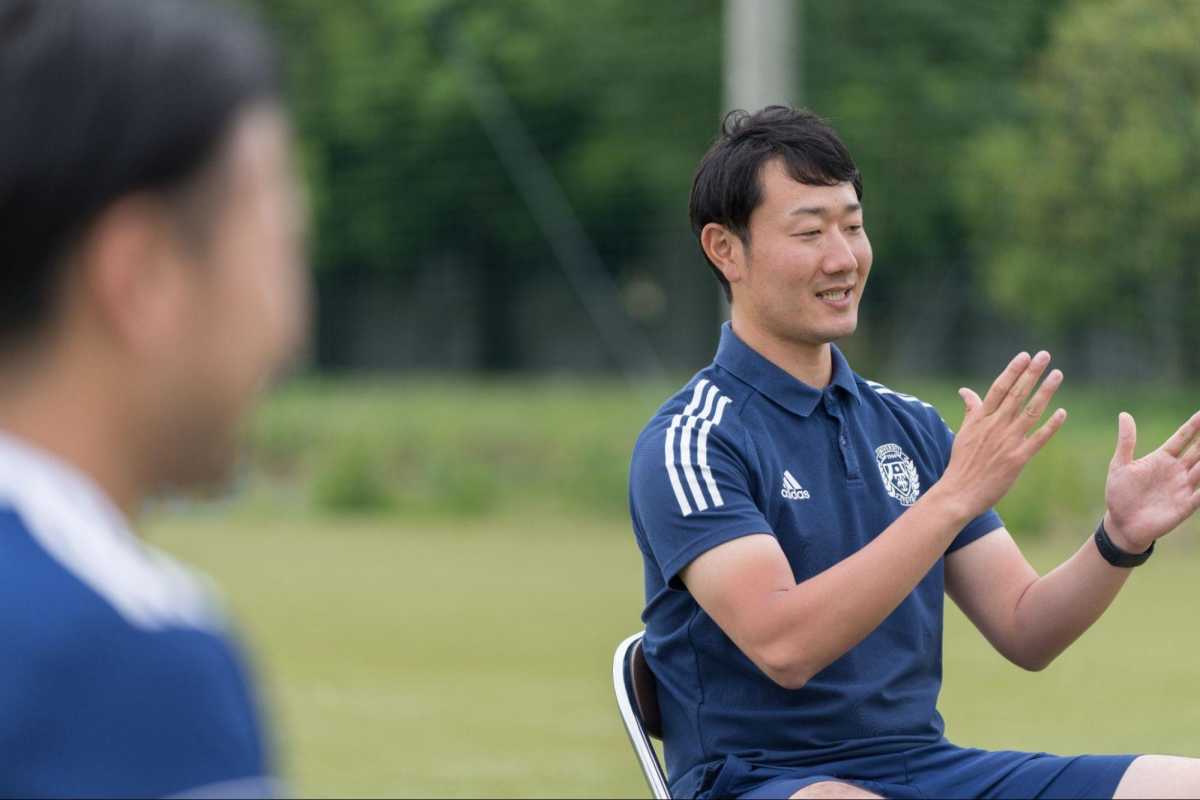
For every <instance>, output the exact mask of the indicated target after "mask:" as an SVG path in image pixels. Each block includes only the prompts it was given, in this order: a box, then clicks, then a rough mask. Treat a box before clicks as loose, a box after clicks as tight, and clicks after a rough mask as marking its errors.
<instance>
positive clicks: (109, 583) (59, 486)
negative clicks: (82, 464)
mask: <svg viewBox="0 0 1200 800" xmlns="http://www.w3.org/2000/svg"><path fill="white" fill-rule="evenodd" d="M0 505H8V506H10V507H12V508H13V510H15V511H16V512H17V514H18V515H19V516H20V517H21V519H22V520H23V521H24V523H25V526H26V527H27V528H28V530H29V533H30V534H31V535H32V537H33V538H34V540H35V541H37V543H38V544H39V545H41V547H42V548H43V549H44V550H45V551H46V552H47V553H48V554H49V555H50V556H51V557H52V558H54V559H55V560H56V561H58V562H59V563H60V564H61V565H62V566H63V567H65V568H66V569H67V570H68V571H69V572H71V573H72V574H73V575H75V577H77V578H78V579H79V580H80V581H82V582H83V583H84V584H86V585H87V586H88V587H89V588H91V589H92V590H93V591H94V592H96V593H97V594H98V595H100V596H101V597H102V598H103V599H104V600H106V601H107V602H108V603H109V604H110V605H111V606H112V607H113V608H114V609H116V611H117V612H118V613H119V614H120V615H121V616H122V617H124V618H125V620H126V621H128V622H129V623H130V624H131V625H133V626H135V627H138V628H142V629H147V630H161V629H164V628H172V627H190V628H210V629H211V628H218V627H220V625H221V623H220V614H219V612H218V609H217V607H216V603H215V592H214V591H213V589H212V587H211V584H210V583H209V582H208V580H207V579H206V578H203V577H201V576H199V575H198V574H196V573H193V572H192V571H190V570H188V569H186V568H185V567H183V566H182V565H180V564H179V563H177V562H176V561H175V560H174V559H172V558H170V557H169V556H167V555H166V554H165V553H163V552H161V551H159V550H157V549H156V548H153V547H151V546H150V545H147V544H145V543H144V542H142V541H141V540H140V539H138V538H137V536H135V535H134V534H133V532H132V531H131V530H130V529H129V524H128V522H127V521H126V519H125V517H124V515H122V514H121V512H120V511H118V510H117V508H116V507H115V506H114V505H113V504H112V502H111V501H110V500H109V499H108V497H106V496H105V494H104V492H103V491H102V490H101V489H100V487H99V486H97V485H96V483H95V482H94V481H92V480H91V479H90V478H88V477H87V476H86V475H84V474H83V473H82V472H81V471H80V470H78V469H76V468H75V467H73V466H71V465H69V464H67V463H66V462H64V461H62V460H60V459H58V458H56V457H55V456H53V455H51V454H50V453H47V452H45V451H44V450H41V449H39V448H36V447H34V446H32V445H30V444H28V443H26V442H23V441H21V440H19V439H17V438H16V437H13V436H11V435H9V434H5V433H3V432H0Z"/></svg>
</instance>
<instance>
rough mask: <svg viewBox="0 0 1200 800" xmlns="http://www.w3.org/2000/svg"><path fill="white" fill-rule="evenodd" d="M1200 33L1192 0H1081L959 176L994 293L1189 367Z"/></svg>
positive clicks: (1030, 315) (1045, 319) (1169, 364)
mask: <svg viewBox="0 0 1200 800" xmlns="http://www.w3.org/2000/svg"><path fill="white" fill-rule="evenodd" d="M1197 42H1200V3H1195V2H1192V0H1105V2H1091V1H1090V0H1089V2H1077V3H1074V4H1072V5H1071V6H1070V7H1069V9H1068V10H1067V11H1066V12H1065V13H1064V14H1063V15H1062V16H1061V18H1060V19H1059V20H1058V21H1057V23H1056V25H1055V26H1054V30H1053V37H1052V41H1051V43H1050V44H1049V45H1048V47H1047V50H1046V52H1045V54H1044V56H1043V57H1042V58H1041V60H1040V63H1039V64H1038V67H1037V69H1036V70H1035V71H1034V73H1033V74H1032V75H1031V76H1030V77H1029V79H1028V81H1027V82H1026V84H1025V86H1024V91H1023V100H1024V106H1023V110H1024V113H1023V115H1022V117H1021V118H1019V119H1017V120H1014V121H1012V122H1010V123H1008V124H1005V125H1002V126H999V127H996V128H993V129H991V130H987V131H985V132H984V133H983V134H982V135H980V136H979V137H977V139H976V140H975V141H974V142H973V143H972V145H971V147H970V148H969V150H968V154H967V157H966V158H965V159H964V161H963V163H962V180H961V184H960V186H961V196H962V198H963V200H964V202H965V207H966V209H967V210H968V213H969V215H970V219H971V223H972V225H973V228H974V229H975V230H976V231H977V232H978V241H979V248H978V254H979V258H980V260H981V262H982V264H983V266H984V269H985V272H986V280H987V286H988V288H989V290H990V291H991V292H992V294H993V295H994V297H995V299H996V300H997V302H999V303H1001V304H1003V305H1004V306H1005V307H1006V308H1007V309H1009V310H1010V311H1011V312H1012V313H1013V314H1016V315H1019V316H1020V317H1021V318H1023V319H1028V320H1030V321H1033V322H1034V323H1036V324H1038V325H1039V326H1041V327H1042V328H1043V329H1048V330H1054V329H1057V330H1064V329H1071V328H1074V329H1076V330H1083V331H1089V330H1090V331H1095V330H1098V329H1102V328H1105V327H1107V326H1111V325H1112V324H1113V323H1116V324H1119V325H1122V326H1124V327H1125V328H1126V329H1127V330H1131V331H1142V332H1144V333H1145V334H1146V335H1148V336H1149V337H1150V338H1151V340H1152V345H1153V349H1154V352H1155V356H1156V357H1157V358H1159V359H1161V366H1160V369H1163V370H1166V371H1168V373H1169V371H1170V370H1174V371H1175V373H1176V374H1179V372H1181V371H1182V370H1183V369H1195V368H1196V367H1198V366H1200V363H1198V361H1197V348H1196V347H1195V346H1194V343H1195V342H1196V341H1197V336H1198V334H1200V329H1198V322H1197V316H1196V314H1195V312H1194V309H1195V303H1196V300H1197V299H1200V271H1198V270H1197V269H1196V268H1195V266H1194V263H1195V260H1196V258H1197V252H1200V149H1198V148H1197V147H1196V142H1197V141H1200V102H1198V101H1200V48H1198V47H1197ZM1185 342H1189V343H1191V346H1185Z"/></svg>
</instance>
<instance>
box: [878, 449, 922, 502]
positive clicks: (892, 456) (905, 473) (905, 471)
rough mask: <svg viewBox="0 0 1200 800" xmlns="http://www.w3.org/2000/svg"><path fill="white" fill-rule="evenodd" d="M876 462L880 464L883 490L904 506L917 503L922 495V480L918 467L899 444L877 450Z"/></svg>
mask: <svg viewBox="0 0 1200 800" xmlns="http://www.w3.org/2000/svg"><path fill="white" fill-rule="evenodd" d="M875 461H876V462H877V463H878V464H879V477H880V478H882V479H883V488H885V489H887V493H888V494H889V495H890V496H891V497H893V498H895V499H896V501H897V502H899V503H900V505H902V506H911V505H912V504H913V503H915V502H917V495H919V494H920V493H921V479H920V478H919V477H918V476H917V466H916V464H914V463H913V462H912V459H911V458H909V457H908V456H906V455H905V454H904V451H903V450H901V449H900V445H898V444H885V445H880V446H879V447H877V448H876V449H875Z"/></svg>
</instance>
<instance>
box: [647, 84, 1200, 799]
mask: <svg viewBox="0 0 1200 800" xmlns="http://www.w3.org/2000/svg"><path fill="white" fill-rule="evenodd" d="M862 196H863V191H862V178H861V176H860V175H859V172H858V170H857V168H856V167H855V165H854V162H853V160H852V159H851V157H850V154H849V152H847V150H846V148H845V146H844V145H843V144H842V142H841V141H840V139H839V138H838V135H837V133H836V132H835V131H834V130H833V129H832V128H831V127H830V126H829V125H828V124H827V123H825V122H824V121H823V120H821V119H820V118H818V117H816V116H815V115H813V114H811V113H809V112H806V111H798V110H793V109H789V108H784V107H778V106H776V107H770V108H767V109H764V110H762V111H761V112H759V113H756V114H746V113H744V112H735V113H733V114H731V115H730V116H729V117H727V119H726V122H725V125H724V127H723V130H722V132H721V135H720V136H719V137H718V139H717V141H716V142H715V143H714V144H713V146H712V147H711V149H710V150H709V151H708V153H707V154H706V155H705V156H704V159H703V161H702V162H701V164H700V166H699V169H698V171H697V173H696V176H695V181H694V183H693V188H692V196H691V218H692V225H693V228H694V229H695V231H696V234H697V236H698V237H699V240H700V245H701V247H702V249H703V252H704V254H705V256H706V257H707V259H708V261H709V263H710V266H711V267H712V268H713V270H714V272H715V273H716V276H717V278H718V280H719V281H720V283H721V285H722V286H723V287H724V290H725V292H726V294H727V296H728V297H729V298H730V301H731V322H730V323H727V324H726V325H725V327H724V329H723V330H722V331H721V341H720V345H719V347H718V349H717V354H716V358H715V360H714V361H713V363H712V364H711V365H710V366H708V367H707V368H705V369H704V370H702V371H701V372H700V373H699V374H697V375H696V376H695V377H694V378H693V379H692V380H691V381H690V382H689V383H688V384H687V385H686V386H685V387H684V388H683V389H682V390H681V391H680V392H679V393H678V394H676V395H675V396H674V397H672V398H671V399H669V400H668V401H667V402H666V404H665V405H663V407H662V408H661V409H660V410H659V411H658V413H657V414H656V415H655V416H654V417H653V419H652V420H651V421H650V423H649V425H648V426H647V427H646V428H645V430H644V431H643V433H642V435H641V436H640V438H639V439H638V442H637V445H636V447H635V450H634V456H633V464H632V472H631V510H632V515H633V524H634V529H635V533H636V537H637V542H638V545H639V547H640V548H641V550H642V554H643V557H644V563H645V581H646V597H647V605H646V609H645V612H644V615H643V619H644V621H645V623H646V634H645V652H646V658H647V660H648V662H649V664H650V666H651V668H652V669H653V671H654V673H655V675H656V676H657V678H658V691H659V701H660V706H661V709H662V715H663V727H664V733H665V745H666V759H667V767H668V771H669V774H670V777H671V783H672V790H673V792H674V793H675V795H674V796H689V797H690V796H707V797H731V796H732V797H878V796H885V797H892V798H906V797H908V798H921V797H1112V796H1114V795H1115V796H1117V797H1195V796H1198V795H1200V761H1197V760H1194V759H1187V758H1177V757H1169V756H1140V757H1139V756H1132V755H1125V756H1076V757H1061V756H1055V755H1049V754H1045V753H1021V752H985V751H982V750H974V749H966V748H962V747H958V746H956V745H954V744H951V743H950V742H949V741H947V740H946V739H945V737H944V735H943V731H944V725H943V722H942V718H941V716H940V715H939V714H938V712H937V708H936V704H937V696H938V692H939V689H940V686H941V669H942V668H941V648H942V604H943V593H948V594H949V595H950V597H951V598H952V599H953V600H954V601H955V602H956V603H957V604H958V605H959V606H960V607H961V608H962V609H963V611H964V612H965V613H966V615H967V616H968V617H969V618H970V619H971V621H972V622H973V623H974V624H975V626H976V627H977V628H978V629H979V630H980V631H981V632H982V634H983V635H984V636H985V637H987V639H988V641H989V642H991V643H992V645H994V646H995V648H996V649H997V650H998V651H999V652H1000V653H1001V654H1003V655H1004V656H1005V657H1007V658H1008V659H1009V660H1011V661H1012V662H1013V663H1015V664H1016V665H1018V666H1020V667H1023V668H1025V669H1028V670H1040V669H1043V668H1044V667H1046V666H1047V665H1048V664H1049V663H1050V662H1051V661H1053V660H1054V659H1055V657H1057V656H1058V655H1059V654H1060V653H1062V652H1063V651H1064V650H1065V649H1066V648H1067V647H1068V646H1070V644H1071V643H1072V642H1074V641H1075V640H1076V638H1078V637H1079V636H1080V635H1081V634H1082V633H1083V632H1084V631H1085V630H1087V628H1088V627H1089V626H1091V625H1092V623H1094V622H1095V621H1096V620H1097V619H1098V618H1099V617H1100V615H1101V614H1103V613H1104V611H1105V609H1106V608H1108V606H1109V604H1110V603H1111V602H1112V600H1113V598H1114V597H1116V595H1117V593H1118V592H1119V591H1120V589H1121V587H1122V586H1123V585H1124V584H1125V581H1126V580H1127V579H1128V578H1129V575H1130V572H1131V570H1132V568H1134V567H1136V566H1137V565H1139V564H1141V563H1142V562H1143V561H1145V560H1146V559H1147V558H1148V557H1149V556H1150V553H1151V552H1152V550H1153V547H1154V542H1155V540H1156V539H1158V538H1160V537H1162V536H1164V535H1166V534H1167V533H1169V532H1170V531H1172V530H1173V529H1175V528H1176V527H1177V526H1178V525H1179V524H1180V523H1181V522H1183V521H1184V520H1185V519H1187V518H1188V517H1190V516H1191V515H1192V514H1193V513H1194V512H1195V511H1196V509H1197V507H1198V506H1200V492H1198V491H1197V489H1198V487H1200V466H1197V464H1198V462H1200V440H1197V433H1198V432H1200V414H1197V415H1196V416H1193V417H1192V418H1191V419H1190V420H1188V421H1187V422H1186V423H1185V424H1184V425H1183V426H1182V427H1181V428H1179V430H1178V431H1177V432H1176V433H1175V434H1174V435H1173V436H1171V438H1170V439H1168V440H1167V441H1166V442H1165V443H1164V444H1163V445H1162V446H1161V447H1159V448H1158V449H1157V450H1155V451H1153V452H1152V453H1150V454H1148V455H1146V456H1145V457H1143V458H1141V459H1136V460H1135V459H1134V444H1135V433H1134V421H1133V418H1132V417H1131V416H1129V415H1128V414H1122V415H1121V417H1120V420H1119V426H1118V427H1119V431H1118V439H1117V446H1116V454H1115V455H1114V456H1113V459H1112V462H1111V464H1110V465H1109V467H1108V482H1107V487H1106V494H1105V500H1106V509H1107V510H1106V513H1105V515H1104V518H1103V522H1102V524H1101V525H1100V527H1098V529H1097V530H1096V531H1095V532H1094V533H1092V532H1088V534H1087V536H1086V541H1085V542H1084V544H1083V545H1082V547H1080V548H1079V550H1078V552H1076V553H1075V555H1073V556H1072V557H1071V558H1069V559H1068V560H1067V561H1066V562H1064V563H1063V564H1062V565H1061V566H1059V567H1058V568H1057V569H1055V570H1053V571H1052V572H1050V573H1049V574H1047V575H1045V576H1041V577H1039V575H1038V574H1037V572H1035V571H1034V569H1033V568H1032V567H1031V566H1030V565H1029V563H1028V562H1027V561H1026V560H1025V558H1024V557H1023V556H1022V554H1021V551H1020V550H1019V549H1018V547H1017V545H1016V544H1015V543H1014V541H1013V538H1012V536H1010V535H1009V532H1008V531H1007V530H1005V528H1004V527H1003V524H1002V522H1001V520H1000V518H999V517H998V516H997V515H996V513H995V511H993V510H992V506H993V505H994V504H995V503H996V502H997V501H999V500H1000V498H1002V497H1003V496H1004V495H1005V494H1006V493H1007V492H1008V490H1009V488H1010V487H1011V486H1012V485H1013V483H1014V481H1015V480H1016V478H1017V476H1018V474H1019V473H1020V471H1021V469H1022V468H1023V467H1024V465H1025V464H1026V463H1028V461H1029V460H1030V459H1031V458H1033V456H1034V455H1035V454H1036V453H1037V452H1038V450H1039V449H1041V447H1042V446H1043V445H1045V444H1046V442H1047V441H1048V440H1049V439H1050V437H1051V436H1053V435H1054V433H1055V431H1057V430H1058V428H1059V427H1060V426H1061V425H1062V424H1063V421H1064V420H1065V418H1066V412H1065V411H1063V410H1062V409H1058V410H1056V411H1054V412H1053V413H1052V414H1051V415H1050V417H1049V418H1048V419H1047V420H1046V422H1045V423H1044V424H1039V422H1040V420H1041V419H1042V417H1043V415H1044V412H1045V411H1046V410H1047V409H1048V407H1049V404H1050V401H1051V399H1052V397H1053V395H1054V393H1055V391H1056V390H1057V388H1058V387H1059V385H1060V384H1061V382H1062V373H1061V372H1059V371H1058V370H1052V371H1050V372H1049V373H1048V374H1047V373H1046V370H1047V367H1048V365H1049V361H1050V356H1049V354H1048V353H1045V352H1041V353H1037V354H1036V355H1033V356H1030V355H1029V354H1028V353H1021V354H1019V355H1017V356H1016V357H1015V358H1013V359H1012V361H1011V363H1009V364H1008V366H1007V367H1006V368H1005V369H1004V371H1003V372H1002V373H1001V374H1000V376H999V377H998V378H997V379H996V381H995V382H994V383H993V384H992V386H991V388H990V389H989V390H988V391H987V392H986V395H985V396H984V397H983V398H980V397H979V396H978V395H977V394H976V393H975V392H973V391H971V390H970V389H962V390H960V395H961V397H962V399H963V402H964V404H965V407H966V413H965V417H964V419H963V422H962V425H961V427H960V428H959V430H958V434H957V435H955V434H953V433H952V432H951V431H950V429H949V428H948V427H947V425H946V423H945V422H943V421H942V419H941V418H940V417H939V415H938V413H937V411H936V410H934V409H933V407H932V406H930V405H929V404H927V403H924V402H922V401H921V400H919V399H918V398H916V397H913V396H910V395H907V394H903V393H901V392H898V391H894V390H893V389H890V388H888V387H886V386H883V385H881V384H879V383H876V382H873V381H869V380H866V379H864V378H862V377H860V376H859V375H857V374H855V373H854V372H853V371H852V370H851V368H850V366H849V364H847V362H846V359H845V358H844V357H843V355H842V354H841V352H840V351H839V350H838V349H837V347H836V346H834V345H833V344H832V342H834V341H835V340H838V339H841V338H843V337H846V336H849V335H851V334H852V333H854V331H855V328H856V326H857V321H858V305H859V301H860V299H861V298H862V294H863V291H864V289H865V288H866V285H867V277H868V275H869V273H870V270H871V263H872V253H871V245H870V242H869V240H868V237H867V232H866V228H865V223H864V209H863V201H862ZM1043 375H1044V376H1045V379H1044V380H1043ZM1080 537H1081V538H1084V532H1082V531H1081V532H1080ZM1098 668H1099V669H1104V665H1099V666H1098ZM1106 700H1107V698H1106V697H1104V696H1100V697H1097V698H1095V702H1096V703H1098V704H1103V703H1105V702H1106ZM1030 723H1031V724H1036V719H1031V720H1030Z"/></svg>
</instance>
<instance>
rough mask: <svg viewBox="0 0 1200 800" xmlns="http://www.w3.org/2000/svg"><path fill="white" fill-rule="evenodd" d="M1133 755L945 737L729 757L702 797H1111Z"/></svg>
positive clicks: (753, 799) (919, 799)
mask: <svg viewBox="0 0 1200 800" xmlns="http://www.w3.org/2000/svg"><path fill="white" fill-rule="evenodd" d="M1135 758H1137V756H1132V755H1123V756H1054V755H1049V754H1048V753H1021V752H1014V751H1011V750H996V751H988V750H973V749H969V748H963V747H957V746H955V745H953V744H951V743H950V742H948V741H946V740H945V739H943V740H941V741H940V742H936V743H934V744H930V745H924V746H921V747H917V748H914V749H912V750H907V751H904V752H901V753H893V754H890V755H874V756H860V757H858V758H847V759H843V760H841V761H832V762H829V763H825V764H821V765H819V766H812V767H778V766H766V765H761V764H751V763H749V762H746V761H743V760H742V759H740V758H738V757H737V756H729V757H728V758H727V759H726V760H725V763H724V765H722V767H721V770H720V772H719V773H718V774H717V777H716V780H715V781H714V782H713V784H712V787H711V788H710V789H709V790H708V791H706V792H704V793H702V794H701V797H704V798H725V797H736V798H742V799H743V800H760V798H776V797H790V796H791V795H792V794H793V793H795V792H797V791H799V790H800V789H803V788H804V787H806V786H810V785H811V784H814V783H820V782H821V781H840V782H842V783H850V784H854V785H855V786H860V787H862V788H863V789H866V790H867V791H869V792H874V793H875V794H877V795H880V796H882V797H887V798H897V799H898V800H904V799H906V798H913V800H924V799H925V798H933V797H962V798H968V797H980V798H983V797H989V798H990V797H995V798H1006V797H1012V798H1025V797H1030V798H1033V797H1037V798H1068V797H1079V798H1092V797H1112V796H1113V793H1114V792H1116V789H1117V784H1118V783H1120V782H1121V777H1122V776H1123V775H1124V774H1125V770H1126V769H1128V768H1129V765H1130V764H1132V763H1133V760H1134V759H1135Z"/></svg>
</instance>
